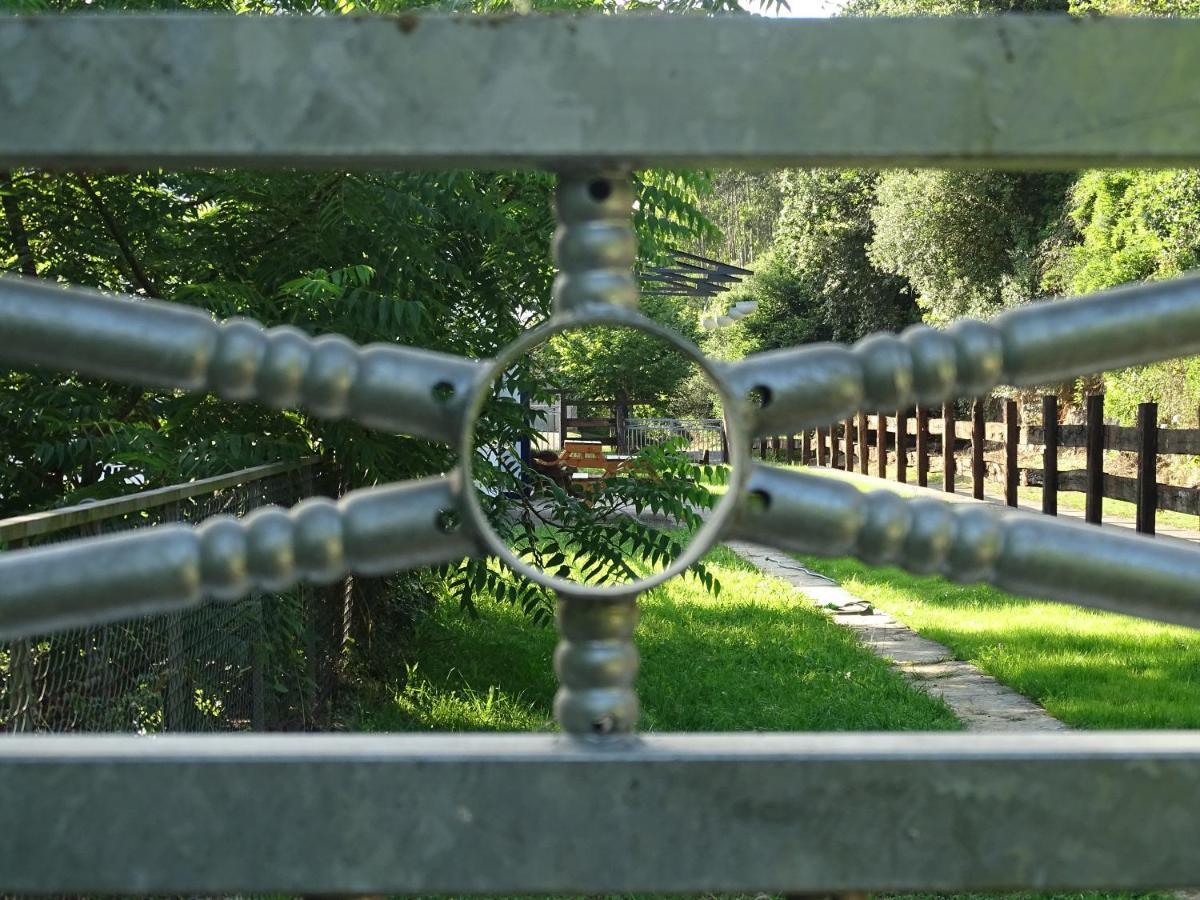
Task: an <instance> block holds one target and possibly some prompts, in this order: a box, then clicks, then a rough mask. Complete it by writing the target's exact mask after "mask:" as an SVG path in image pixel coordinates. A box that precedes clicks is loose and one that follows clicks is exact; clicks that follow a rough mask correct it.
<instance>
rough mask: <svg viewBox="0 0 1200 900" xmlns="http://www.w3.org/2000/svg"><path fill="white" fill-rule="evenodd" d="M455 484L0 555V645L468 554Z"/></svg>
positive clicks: (439, 481)
mask: <svg viewBox="0 0 1200 900" xmlns="http://www.w3.org/2000/svg"><path fill="white" fill-rule="evenodd" d="M461 522H462V519H461V516H460V515H459V513H458V498H457V480H456V479H454V478H452V477H439V478H428V479H425V480H422V481H413V482H407V483H403V484H395V485H390V486H388V487H377V488H365V489H363V490H359V491H352V492H350V493H349V494H347V495H346V496H345V497H343V498H342V499H341V500H340V501H338V502H336V503H334V502H333V501H332V500H326V499H324V498H314V499H311V500H306V501H304V502H303V503H300V504H297V505H296V506H294V507H292V508H291V509H290V510H284V509H280V508H279V507H277V506H268V507H264V508H262V509H259V510H256V511H255V512H253V513H251V514H250V515H249V516H247V517H246V518H245V519H235V518H233V517H231V516H216V517H214V518H211V519H208V520H206V521H204V522H202V523H200V524H199V525H197V526H195V527H192V526H187V525H163V526H158V527H155V528H148V529H144V530H140V531H133V532H127V533H124V534H119V535H114V536H111V537H101V538H89V539H82V540H76V541H68V542H66V543H62V544H54V545H52V546H48V547H44V548H35V549H31V550H17V551H9V552H6V553H0V585H3V586H4V589H3V591H2V592H0V638H3V639H7V638H14V637H22V636H25V635H32V634H46V633H49V632H53V631H61V630H65V629H68V628H77V627H81V626H86V625H97V624H100V623H103V622H111V621H114V620H117V619H127V618H134V617H137V616H143V615H147V614H150V613H162V612H170V611H175V610H180V609H184V608H187V607H190V606H194V605H196V604H198V603H201V602H204V601H205V600H222V601H230V600H236V599H239V598H241V597H245V596H246V595H248V594H250V593H251V592H253V591H282V590H284V589H286V588H288V587H290V586H291V585H293V584H295V583H296V582H297V581H300V580H302V579H303V580H306V581H313V582H318V583H325V582H330V581H333V580H335V579H337V578H340V577H342V576H344V575H347V574H358V575H383V574H389V573H392V572H397V571H400V570H402V569H411V568H416V567H418V566H426V565H433V564H436V563H440V562H446V561H449V560H455V559H462V558H463V557H465V556H472V555H476V554H477V553H478V550H477V544H476V540H475V537H474V534H473V533H472V532H471V531H470V530H469V529H467V528H465V527H463V525H462V524H461Z"/></svg>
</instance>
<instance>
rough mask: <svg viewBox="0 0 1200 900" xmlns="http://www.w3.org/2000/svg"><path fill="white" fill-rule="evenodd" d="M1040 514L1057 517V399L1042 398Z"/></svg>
mask: <svg viewBox="0 0 1200 900" xmlns="http://www.w3.org/2000/svg"><path fill="white" fill-rule="evenodd" d="M1042 440H1043V442H1044V447H1043V449H1042V512H1043V513H1044V514H1045V515H1047V516H1057V515H1058V397H1056V396H1055V395H1054V394H1046V395H1045V396H1044V397H1042Z"/></svg>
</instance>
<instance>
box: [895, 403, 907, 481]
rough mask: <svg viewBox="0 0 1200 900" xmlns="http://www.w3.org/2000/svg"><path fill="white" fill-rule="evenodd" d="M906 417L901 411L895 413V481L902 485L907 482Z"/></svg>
mask: <svg viewBox="0 0 1200 900" xmlns="http://www.w3.org/2000/svg"><path fill="white" fill-rule="evenodd" d="M907 470H908V416H907V415H906V414H905V413H904V411H903V410H897V411H896V480H897V481H898V482H900V483H901V484H904V482H906V481H907V480H908V471H907Z"/></svg>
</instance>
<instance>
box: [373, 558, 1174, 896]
mask: <svg viewBox="0 0 1200 900" xmlns="http://www.w3.org/2000/svg"><path fill="white" fill-rule="evenodd" d="M707 562H708V563H709V565H710V566H711V567H712V569H713V571H714V572H715V573H716V574H717V575H718V577H719V578H720V580H721V583H722V585H723V589H722V591H721V594H720V596H719V597H713V596H711V595H709V594H707V593H705V592H704V591H703V589H702V588H701V587H700V586H699V585H698V584H696V583H695V582H694V581H692V580H690V579H675V580H673V581H671V582H669V583H668V584H666V585H664V586H663V587H661V588H658V589H656V590H654V591H652V592H650V593H649V594H648V595H646V596H645V597H644V598H643V600H642V603H641V609H642V619H641V623H640V625H639V627H638V633H637V640H638V645H639V648H640V650H641V653H642V672H641V677H640V678H639V680H638V691H639V694H640V696H641V699H642V702H643V705H644V708H645V710H644V715H643V721H642V728H643V729H645V730H660V731H668V730H670V731H675V730H679V731H721V730H777V729H778V730H782V729H795V730H805V729H823V730H849V729H889V730H897V729H923V730H935V729H936V730H949V729H957V728H958V727H960V726H959V724H958V722H957V721H956V720H955V719H954V717H953V716H952V715H951V713H950V712H949V710H948V709H947V708H946V707H945V705H944V704H943V703H942V702H941V701H938V700H934V699H932V698H930V697H928V696H926V695H925V694H922V693H920V692H918V691H915V690H914V689H912V688H911V687H909V686H908V685H906V684H905V683H904V681H903V680H902V679H901V678H900V677H899V676H898V675H897V674H896V673H895V672H893V671H892V670H891V669H889V668H888V667H887V666H886V665H885V664H884V663H882V662H881V661H880V660H879V659H877V658H876V657H875V656H873V655H872V654H870V653H869V652H868V651H866V650H865V649H863V648H862V647H861V646H860V645H859V644H858V643H857V642H856V640H855V639H854V637H853V636H852V635H851V634H850V632H849V631H847V630H846V629H843V628H841V627H839V626H837V625H834V624H833V623H832V622H830V621H829V620H828V619H827V618H826V617H825V615H824V614H822V613H819V612H817V611H816V610H815V609H813V608H811V607H810V606H809V604H808V601H807V600H805V599H804V598H803V597H801V596H799V595H798V592H797V591H796V590H795V589H794V588H791V587H790V586H788V585H787V584H785V583H783V582H781V581H779V580H778V579H774V578H770V577H767V576H764V575H762V574H761V573H759V572H757V570H755V569H753V568H752V567H751V566H750V565H749V564H747V563H745V562H744V561H742V560H741V559H740V558H739V557H737V556H735V555H734V554H733V553H731V552H730V551H728V550H726V549H724V548H719V549H717V550H715V551H714V552H713V553H711V554H710V555H709V556H708V558H707ZM842 574H843V575H844V574H846V573H845V571H844V570H843V571H842ZM554 644H555V636H554V631H553V629H552V628H548V627H541V626H537V625H535V624H534V623H532V622H531V621H530V620H529V618H528V617H526V616H525V615H523V614H522V613H521V612H520V611H519V610H516V609H514V608H513V607H511V606H508V605H506V604H501V603H497V602H494V601H492V602H486V601H485V602H483V603H481V605H480V615H479V618H478V619H474V620H473V619H468V618H465V617H464V616H463V615H462V614H461V613H460V612H459V611H458V608H457V606H456V605H454V604H453V603H451V602H449V601H447V602H446V603H444V604H442V606H440V607H439V608H438V609H436V610H435V612H434V614H433V615H431V616H430V617H429V618H428V619H426V620H425V621H424V622H423V624H422V625H421V626H420V627H419V629H418V633H417V635H416V639H415V643H414V647H413V650H414V652H415V655H416V658H418V659H419V660H420V664H419V666H417V667H415V668H412V669H410V670H409V673H408V674H409V676H410V677H409V678H408V681H407V683H405V684H397V685H396V686H394V687H393V689H391V690H387V691H380V692H376V693H375V694H373V695H371V696H363V697H360V702H359V704H358V707H357V715H356V716H355V717H354V719H352V721H351V723H350V724H351V727H357V728H359V729H362V730H367V731H393V730H399V731H414V730H415V731H425V730H455V731H462V730H470V731H480V730H484V731H510V730H518V731H530V730H548V729H550V728H551V727H552V726H551V723H550V704H551V699H552V697H553V695H554V690H555V681H554V675H553V671H552V667H551V656H552V653H553V648H554ZM999 896H1003V897H1005V898H1009V900H1131V898H1137V897H1142V898H1146V900H1168V898H1170V897H1171V895H1169V894H1145V895H1134V894H1103V893H1098V892H1088V893H1071V894H1032V893H1020V894H1009V895H999ZM935 898H936V900H941V898H952V900H996V898H997V895H984V894H963V895H927V894H925V895H911V896H909V897H906V898H905V900H935ZM510 900H513V898H510ZM629 900H634V898H629Z"/></svg>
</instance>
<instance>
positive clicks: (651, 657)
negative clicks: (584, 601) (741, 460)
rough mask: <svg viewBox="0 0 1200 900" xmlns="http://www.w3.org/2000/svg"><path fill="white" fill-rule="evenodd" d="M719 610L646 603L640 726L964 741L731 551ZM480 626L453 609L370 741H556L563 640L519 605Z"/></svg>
mask: <svg viewBox="0 0 1200 900" xmlns="http://www.w3.org/2000/svg"><path fill="white" fill-rule="evenodd" d="M706 561H707V562H708V564H709V565H710V566H711V567H712V569H713V571H714V573H715V574H716V575H717V577H718V578H719V579H720V581H721V584H722V590H721V593H720V596H718V597H713V596H712V595H710V594H708V593H706V592H705V591H704V589H703V588H702V587H701V586H700V585H699V584H698V583H697V582H696V581H695V580H694V579H691V578H677V579H674V580H672V581H671V582H668V583H667V584H666V585H664V586H663V587H661V588H658V589H656V590H654V591H651V592H650V593H649V594H647V595H645V596H644V597H643V599H642V602H641V611H642V617H641V622H640V624H639V626H638V631H637V642H638V647H639V650H640V652H641V655H642V668H641V674H640V676H639V678H638V694H639V696H640V697H641V700H642V705H643V716H642V723H641V727H642V728H643V729H644V730H658V731H750V730H763V731H788V730H831V731H837V730H841V731H845V730H901V729H913V730H938V729H955V728H958V727H959V726H958V722H957V720H956V719H955V718H954V716H953V715H952V714H951V713H950V711H949V709H948V708H947V707H946V706H945V705H944V704H943V703H942V702H941V701H940V700H936V699H933V698H931V697H929V696H927V695H925V694H923V693H920V692H918V691H916V690H914V689H913V688H911V687H909V686H908V685H907V684H906V683H905V682H904V680H903V679H902V678H901V677H900V676H899V675H897V674H896V673H895V672H893V671H892V670H891V669H890V668H888V666H887V665H886V664H885V663H883V662H882V661H881V660H879V659H877V658H876V657H875V656H873V655H872V654H871V653H870V652H868V651H867V650H865V649H863V648H862V647H861V646H860V645H859V644H858V643H857V641H856V640H855V638H854V637H853V635H852V634H850V632H848V631H846V630H845V629H843V628H840V627H838V626H836V625H834V624H833V623H831V622H830V621H829V620H828V619H827V618H826V617H825V616H824V615H823V614H822V613H820V612H818V611H816V610H815V609H813V608H812V607H811V606H809V604H808V602H807V601H806V600H805V599H804V598H803V597H802V596H800V595H799V593H798V592H797V591H796V590H795V589H794V588H792V587H790V586H789V585H787V584H786V583H784V582H782V581H780V580H778V579H776V578H771V577H768V576H765V575H763V574H761V573H759V572H758V571H757V570H756V569H754V568H753V567H752V566H750V565H749V564H748V563H746V562H744V561H743V560H741V559H740V558H739V557H737V556H735V555H734V554H733V553H732V552H730V551H729V550H726V549H724V548H719V549H717V550H715V551H713V552H712V553H711V554H709V556H708V558H707V560H706ZM479 612H480V615H479V619H477V620H473V619H469V618H466V617H464V616H463V615H462V614H461V613H460V612H459V611H458V607H457V605H456V604H454V603H451V602H447V603H445V604H443V605H442V606H441V607H439V608H438V609H436V610H435V611H434V613H433V614H432V615H431V616H430V617H429V618H428V619H426V620H425V621H423V622H422V624H421V625H420V626H419V628H418V632H417V634H416V637H415V641H414V646H413V653H414V656H415V658H416V659H418V660H419V663H418V664H417V666H416V667H414V668H413V669H411V670H410V672H409V673H408V675H409V677H408V678H407V680H406V683H404V684H398V685H396V686H394V688H393V689H391V690H388V691H384V692H377V693H376V694H373V695H372V696H370V697H362V698H360V700H359V703H358V708H357V713H356V715H355V717H354V719H355V722H354V724H355V726H356V727H358V728H360V729H362V730H367V731H392V730H399V731H412V730H472V731H478V730H494V731H527V730H542V729H548V728H550V727H551V725H550V716H551V713H550V708H551V701H552V698H553V696H554V690H555V679H554V672H553V668H552V662H551V658H552V654H553V650H554V644H555V635H554V630H553V629H552V628H547V627H539V626H537V625H535V624H533V623H532V622H531V621H530V620H529V618H528V617H527V616H525V615H524V614H523V613H522V612H521V611H520V610H518V609H515V608H513V607H512V606H509V605H507V604H502V603H497V602H495V601H491V602H488V601H486V600H484V601H483V602H481V604H480V610H479Z"/></svg>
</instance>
